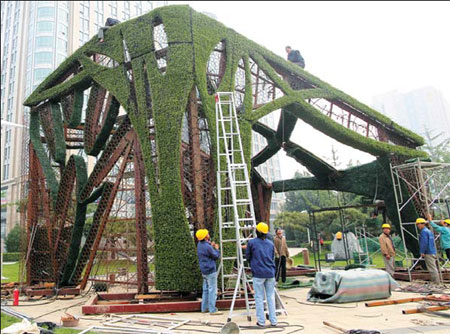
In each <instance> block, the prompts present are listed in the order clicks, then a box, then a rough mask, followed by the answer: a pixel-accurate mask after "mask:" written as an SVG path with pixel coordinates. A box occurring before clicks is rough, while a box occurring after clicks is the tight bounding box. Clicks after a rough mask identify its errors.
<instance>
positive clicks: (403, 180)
mask: <svg viewBox="0 0 450 334" xmlns="http://www.w3.org/2000/svg"><path fill="white" fill-rule="evenodd" d="M390 169H391V177H392V184H393V187H394V194H395V201H396V204H397V212H398V219H399V223H400V231H401V236H402V240H403V247H404V249H405V260H406V266H407V270H408V277H409V280H410V281H411V280H412V274H411V273H412V271H413V270H414V268H415V267H416V266H417V264H418V263H419V261H421V260H422V259H421V258H417V257H415V256H414V255H413V254H412V253H411V252H409V251H408V248H407V245H406V239H405V236H407V235H408V236H409V237H412V238H413V239H414V240H416V241H417V243H419V231H418V229H417V226H416V223H415V221H414V222H411V221H406V220H408V219H404V218H403V217H405V216H406V215H404V214H403V213H404V211H405V208H406V207H407V205H408V204H413V205H414V207H415V209H416V212H417V214H418V215H419V216H421V217H428V215H429V214H434V218H435V219H436V218H438V219H439V218H440V219H444V218H445V217H448V216H450V204H449V202H450V163H436V162H427V161H421V160H420V159H415V160H412V161H407V162H405V163H403V164H398V165H395V166H394V165H393V164H392V163H391V165H390ZM404 187H406V189H407V194H408V195H407V196H405V193H406V192H405V191H404V190H405V188H404ZM439 237H440V235H439V234H438V233H435V239H434V242H435V245H436V246H438V245H439V242H436V241H438V239H439ZM438 247H439V246H438ZM438 247H437V248H436V249H439V248H438ZM437 261H438V268H439V276H440V278H441V281H442V278H443V276H442V271H443V270H445V268H446V267H447V266H448V264H449V261H448V259H447V260H446V261H444V259H443V258H442V257H441V255H440V252H439V251H438V252H437Z"/></svg>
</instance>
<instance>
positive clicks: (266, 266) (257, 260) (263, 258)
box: [245, 222, 277, 328]
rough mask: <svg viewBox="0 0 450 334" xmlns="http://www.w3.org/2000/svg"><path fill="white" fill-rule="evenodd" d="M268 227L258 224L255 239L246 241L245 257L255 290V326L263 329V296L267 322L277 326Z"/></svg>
mask: <svg viewBox="0 0 450 334" xmlns="http://www.w3.org/2000/svg"><path fill="white" fill-rule="evenodd" d="M268 232H269V226H268V225H267V224H266V223H264V222H260V223H258V225H256V235H257V238H254V239H251V240H249V241H248V244H247V248H246V249H245V257H246V258H247V261H248V262H249V263H250V268H251V270H252V275H253V289H254V290H255V305H256V320H257V321H256V325H257V326H258V327H262V328H264V327H265V326H266V325H265V322H266V317H265V314H264V296H266V299H267V308H268V311H269V321H270V324H271V325H272V326H276V325H277V316H276V310H275V262H274V258H275V247H274V245H273V242H272V241H270V240H268V239H267V233H268Z"/></svg>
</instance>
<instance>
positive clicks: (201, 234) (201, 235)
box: [195, 228, 209, 240]
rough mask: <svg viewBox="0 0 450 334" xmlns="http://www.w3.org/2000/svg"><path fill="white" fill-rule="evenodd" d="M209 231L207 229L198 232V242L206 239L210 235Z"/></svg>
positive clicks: (196, 234)
mask: <svg viewBox="0 0 450 334" xmlns="http://www.w3.org/2000/svg"><path fill="white" fill-rule="evenodd" d="M208 233H209V232H208V230H207V229H204V228H202V229H200V230H198V231H197V233H195V236H196V237H197V239H198V240H203V239H205V238H206V236H207V235H208Z"/></svg>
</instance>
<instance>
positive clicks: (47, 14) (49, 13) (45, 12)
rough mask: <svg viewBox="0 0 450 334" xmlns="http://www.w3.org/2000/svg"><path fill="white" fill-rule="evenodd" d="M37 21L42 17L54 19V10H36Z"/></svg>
mask: <svg viewBox="0 0 450 334" xmlns="http://www.w3.org/2000/svg"><path fill="white" fill-rule="evenodd" d="M37 16H38V19H40V18H43V17H54V16H55V8H53V7H41V8H39V9H38V10H37Z"/></svg>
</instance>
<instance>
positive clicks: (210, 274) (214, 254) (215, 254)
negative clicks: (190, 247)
mask: <svg viewBox="0 0 450 334" xmlns="http://www.w3.org/2000/svg"><path fill="white" fill-rule="evenodd" d="M195 236H196V237H197V239H198V241H199V242H198V244H197V254H198V263H199V265H200V271H201V272H202V276H203V294H202V305H201V311H202V312H203V313H205V312H208V311H209V314H211V315H218V314H222V312H219V311H218V310H217V307H216V299H217V269H216V260H217V259H218V258H219V257H220V253H219V251H218V249H219V245H217V244H216V243H215V242H211V241H210V237H209V232H208V230H206V229H200V230H198V231H197V232H196V233H195Z"/></svg>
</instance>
